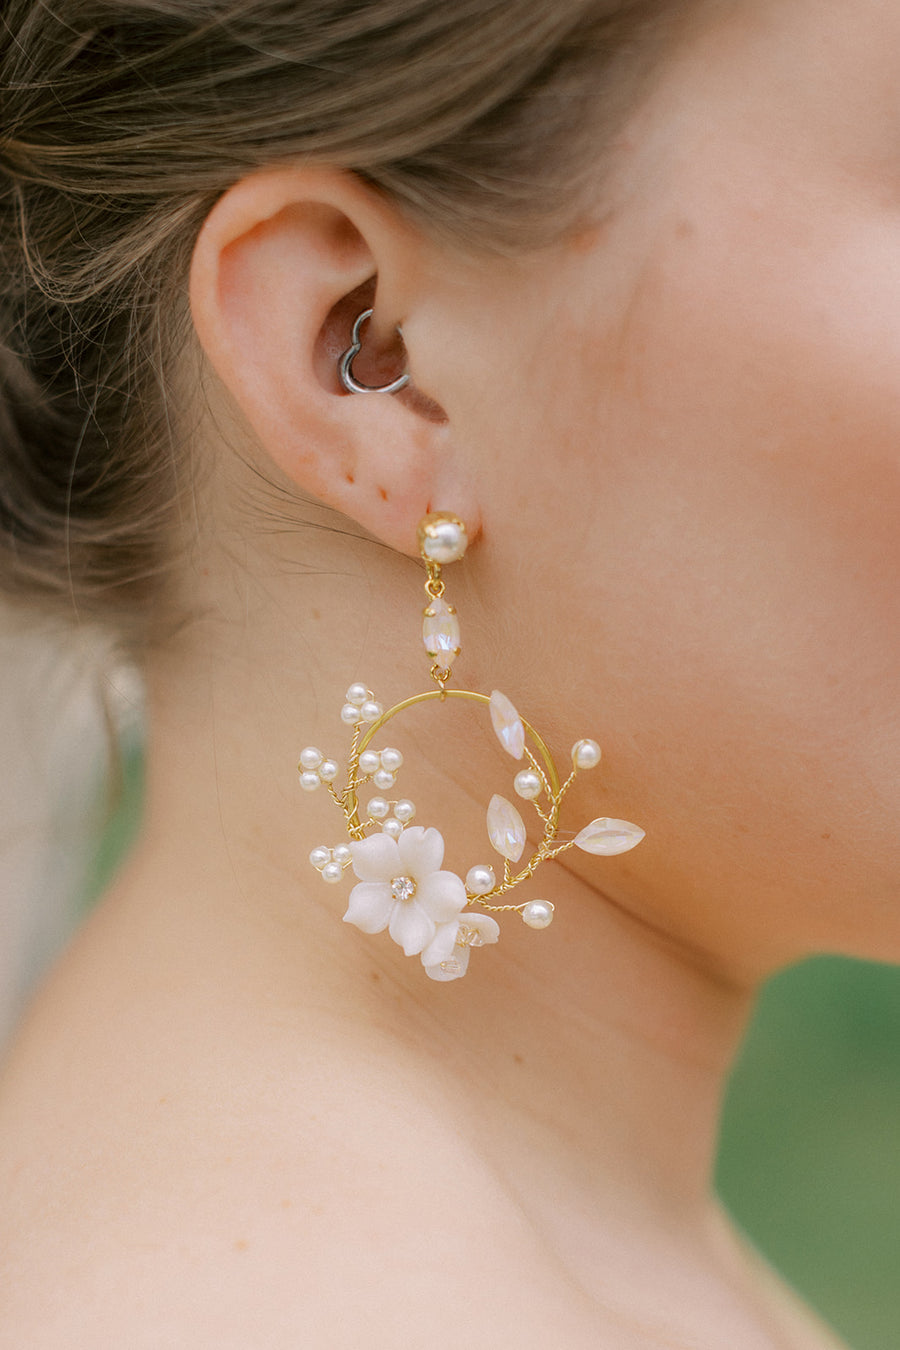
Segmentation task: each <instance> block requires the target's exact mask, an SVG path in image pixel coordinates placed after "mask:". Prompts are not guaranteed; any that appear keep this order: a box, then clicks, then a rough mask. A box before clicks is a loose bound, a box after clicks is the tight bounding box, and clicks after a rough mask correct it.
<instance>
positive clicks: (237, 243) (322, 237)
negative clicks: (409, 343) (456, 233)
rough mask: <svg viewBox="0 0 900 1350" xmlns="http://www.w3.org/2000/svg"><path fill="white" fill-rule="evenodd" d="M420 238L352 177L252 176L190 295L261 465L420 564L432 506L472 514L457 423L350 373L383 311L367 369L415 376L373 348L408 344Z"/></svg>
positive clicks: (379, 376) (212, 242)
mask: <svg viewBox="0 0 900 1350" xmlns="http://www.w3.org/2000/svg"><path fill="white" fill-rule="evenodd" d="M409 236H410V227H409V226H408V225H407V224H406V223H405V222H403V221H401V220H400V219H399V218H396V219H395V218H394V217H393V215H392V213H391V212H390V210H389V209H388V208H387V207H386V206H385V204H384V203H383V201H381V199H380V198H377V197H375V195H374V194H372V193H370V191H369V189H367V188H366V187H365V185H364V184H361V183H359V182H358V181H357V180H356V179H354V178H353V177H352V175H347V174H343V173H340V172H338V171H333V170H327V169H325V170H323V169H316V168H311V169H302V168H301V169H293V168H285V169H280V170H271V171H267V172H263V173H259V174H254V175H250V176H249V177H248V178H246V179H244V180H242V181H241V182H240V183H238V184H236V185H235V187H233V188H232V189H231V190H230V191H229V192H228V193H226V194H225V196H224V197H223V198H221V199H220V201H219V202H218V203H217V204H216V206H215V207H214V208H213V210H212V212H211V213H210V216H209V217H208V219H207V221H206V222H205V224H204V226H203V229H202V230H201V232H200V235H199V237H198V240H197V244H196V248H195V251H194V258H193V263H192V269H191V287H190V294H191V306H192V313H193V317H194V324H195V328H196V332H197V335H198V338H199V340H200V343H201V345H202V347H203V349H204V351H205V354H206V356H207V358H208V359H209V361H210V363H211V365H212V366H213V368H214V370H215V372H216V374H217V375H218V377H219V379H220V381H221V382H222V384H223V385H224V387H225V388H226V389H227V390H228V392H229V393H230V395H231V397H232V398H233V399H234V401H235V403H236V404H237V406H238V407H239V409H240V411H241V412H242V414H243V416H244V418H245V419H246V422H247V423H248V425H249V428H250V430H251V431H252V433H253V436H254V438H255V440H256V441H257V443H258V445H259V447H260V448H261V449H262V451H263V452H264V453H265V454H267V455H268V456H269V458H270V459H271V460H272V461H273V463H274V464H275V465H276V466H277V467H278V469H279V470H280V471H281V472H282V473H283V474H284V475H286V477H287V478H288V479H290V480H291V482H293V483H294V484H295V485H296V486H297V487H299V488H300V489H302V491H303V492H304V493H306V494H312V495H313V496H315V497H317V498H318V499H319V500H320V501H322V502H323V503H324V504H326V505H328V506H330V507H333V508H335V509H337V510H339V511H341V512H342V513H343V514H345V515H346V516H348V517H349V518H351V519H353V520H355V521H357V522H358V523H359V524H360V525H362V526H363V527H364V528H365V529H366V530H368V531H369V532H370V533H372V534H374V535H376V536H377V537H379V538H381V539H383V540H384V541H385V542H386V543H389V544H391V545H392V546H394V547H397V548H400V549H402V550H403V551H408V552H414V551H415V528H416V523H417V521H418V520H419V518H420V517H421V516H422V515H424V514H425V513H426V511H427V509H428V508H429V507H430V506H431V505H433V504H441V505H449V506H453V507H454V509H456V510H460V511H468V512H469V513H470V515H471V514H473V503H472V502H471V501H470V500H468V493H466V492H464V491H463V489H462V484H459V485H458V486H457V485H454V483H453V481H452V480H453V472H452V454H450V432H449V429H448V427H447V425H446V419H445V418H442V416H441V415H440V409H436V406H435V404H434V403H433V402H432V401H431V400H430V399H428V398H426V397H423V395H422V394H421V393H420V392H419V391H417V390H415V387H414V386H411V387H410V388H409V390H408V391H407V390H405V391H404V392H403V394H401V395H399V396H398V394H397V393H351V392H348V387H347V386H346V385H344V384H343V383H342V381H341V378H340V370H339V367H340V360H341V356H342V354H343V353H344V352H346V351H347V350H348V349H349V348H350V346H351V341H352V332H353V327H354V323H355V322H356V321H357V319H358V316H359V315H360V314H361V313H362V312H364V311H365V310H366V309H368V308H370V307H372V306H374V309H375V315H373V318H372V321H371V324H366V325H365V332H364V333H363V331H362V326H361V332H360V336H365V338H366V344H367V350H366V351H365V352H363V353H361V354H360V357H359V358H358V359H357V360H355V361H354V363H353V364H352V367H351V369H352V371H353V372H355V373H357V374H358V375H359V382H360V383H371V384H382V383H385V382H388V383H390V382H391V381H392V380H393V379H394V378H396V376H397V375H398V373H400V372H402V371H403V369H404V368H405V362H406V360H407V354H406V353H405V352H404V351H403V350H402V348H401V349H399V350H398V349H396V347H394V346H392V347H391V348H390V349H389V350H387V351H384V352H381V353H376V355H375V359H374V360H372V359H371V354H370V351H369V350H368V340H369V336H370V333H373V332H375V331H376V330H378V331H381V332H385V331H386V332H387V333H389V334H391V333H396V330H397V325H398V324H399V322H400V320H401V319H402V318H403V317H404V308H405V306H407V305H409V304H413V305H414V304H415V296H416V264H415V250H414V249H411V248H410V238H409ZM376 278H377V281H376ZM361 345H362V344H361ZM385 375H387V376H389V377H390V378H389V379H387V380H385ZM413 375H414V372H413ZM474 514H476V515H477V512H474Z"/></svg>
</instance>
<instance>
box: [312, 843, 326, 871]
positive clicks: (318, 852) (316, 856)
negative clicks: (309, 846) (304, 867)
mask: <svg viewBox="0 0 900 1350" xmlns="http://www.w3.org/2000/svg"><path fill="white" fill-rule="evenodd" d="M309 861H310V862H311V863H312V865H313V867H314V868H315V869H316V871H317V872H321V870H322V868H323V867H324V866H325V865H326V863H330V862H331V849H330V848H326V847H325V845H324V844H319V846H318V848H314V849H313V851H312V853H311V854H310V855H309Z"/></svg>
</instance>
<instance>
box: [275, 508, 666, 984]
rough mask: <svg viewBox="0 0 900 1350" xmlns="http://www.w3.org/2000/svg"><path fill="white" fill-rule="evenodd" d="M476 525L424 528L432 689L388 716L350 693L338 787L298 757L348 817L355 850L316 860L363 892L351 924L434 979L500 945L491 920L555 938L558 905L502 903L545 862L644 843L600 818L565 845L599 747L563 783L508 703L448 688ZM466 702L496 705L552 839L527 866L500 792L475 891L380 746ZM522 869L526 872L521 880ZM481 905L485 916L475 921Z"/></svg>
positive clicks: (438, 522) (319, 757)
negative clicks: (450, 586) (471, 530)
mask: <svg viewBox="0 0 900 1350" xmlns="http://www.w3.org/2000/svg"><path fill="white" fill-rule="evenodd" d="M466 545H467V537H466V527H465V525H464V524H463V522H462V521H461V520H460V519H459V518H458V517H457V516H454V515H451V514H450V513H449V512H446V511H438V512H435V513H433V514H431V515H428V516H426V517H425V519H424V520H423V521H422V522H421V524H420V525H419V549H420V552H421V555H422V559H423V561H424V563H425V571H426V579H425V595H426V600H427V603H426V605H425V609H424V611H423V623H422V639H423V642H424V644H425V651H426V652H427V654H428V656H429V658H430V660H431V663H432V664H431V678H432V680H433V681H434V685H435V687H434V688H431V689H428V690H426V691H425V692H424V693H421V694H413V695H412V697H410V698H406V699H404V700H403V701H402V702H400V703H397V704H395V705H394V707H393V708H388V710H387V711H385V709H384V707H383V706H382V704H380V703H379V702H377V700H376V699H375V697H374V695H373V694H372V691H371V689H369V688H367V686H366V685H365V684H364V683H361V682H358V683H355V684H351V686H350V688H349V689H348V690H347V696H346V702H345V703H344V706H343V707H342V708H341V714H340V715H341V721H342V722H343V723H344V724H345V725H346V726H347V727H348V728H352V739H351V742H350V751H349V754H348V756H347V761H346V767H347V778H346V784H345V786H344V787H343V788H340V789H338V788H336V787H335V781H336V779H337V778H338V775H339V774H340V766H339V764H338V762H337V760H336V759H331V758H328V757H326V756H325V755H323V754H322V751H321V750H319V749H318V748H317V747H316V746H313V745H308V746H307V747H306V748H305V749H304V750H303V751H302V752H301V754H300V764H299V770H300V786H301V787H302V788H303V789H304V790H305V791H307V792H312V791H315V790H316V789H317V788H319V787H321V786H323V785H324V786H325V787H326V788H327V790H328V792H329V793H330V794H331V796H332V798H333V799H334V801H335V803H336V804H337V806H338V807H339V808H340V811H341V813H342V815H343V817H344V824H345V827H346V831H347V838H348V842H341V843H339V844H335V845H334V846H331V847H329V846H328V845H326V844H320V845H319V846H318V847H317V848H314V849H313V850H312V852H311V853H310V855H309V860H310V862H311V863H312V865H313V867H314V868H315V869H316V871H317V872H318V873H319V874H320V875H321V877H322V879H323V881H326V882H331V883H337V882H340V881H341V879H342V878H343V875H344V872H345V870H346V869H347V868H348V867H350V868H352V870H353V872H354V873H355V875H356V877H357V884H356V885H355V886H354V887H353V889H352V891H351V892H350V898H349V904H348V908H347V912H346V913H345V915H344V921H345V922H346V923H352V924H355V925H356V926H357V928H361V929H362V931H363V932H364V933H381V932H383V931H384V929H385V928H387V929H388V930H389V932H390V935H391V937H392V938H393V939H394V941H395V942H397V943H398V944H399V945H400V946H401V947H402V948H403V950H404V952H405V953H406V955H407V956H420V957H421V960H422V965H423V966H424V967H425V971H426V974H428V975H429V976H430V977H431V978H432V979H433V980H456V979H459V977H460V976H461V975H464V974H465V973H466V969H467V967H468V964H469V954H470V952H471V950H472V948H473V947H483V946H485V945H486V944H487V943H492V942H496V941H497V939H498V937H499V935H500V928H499V925H498V924H497V922H496V920H495V919H493V918H492V917H491V915H493V914H500V913H503V912H508V911H511V910H515V911H517V912H518V913H519V914H521V916H522V918H523V919H524V921H525V923H526V924H528V926H529V927H530V928H547V927H548V926H549V924H550V923H551V922H552V920H553V905H552V903H551V902H550V901H549V900H542V899H536V898H533V899H529V900H525V901H521V902H520V903H518V904H508V903H505V904H498V903H497V902H498V901H499V900H500V899H501V897H503V896H505V895H507V894H508V893H509V892H510V891H511V890H513V889H514V887H516V886H519V885H521V884H522V883H523V882H526V881H530V880H531V878H532V877H533V876H534V874H535V872H536V871H537V869H538V867H540V865H541V863H543V862H546V861H548V859H551V858H558V857H559V856H560V854H561V853H565V852H566V850H567V849H570V848H578V849H581V850H583V851H584V852H585V853H594V854H600V855H602V856H605V857H610V856H612V855H614V854H617V853H626V852H627V851H628V849H631V848H634V846H635V845H636V844H639V843H640V841H641V840H642V839H643V838H644V831H643V830H642V829H641V828H640V827H639V826H637V825H632V824H631V823H630V822H629V821H627V820H613V819H610V818H609V817H606V816H601V817H599V818H598V819H597V820H592V821H591V822H590V824H589V825H586V826H585V827H584V829H583V830H581V831H580V832H579V833H578V834H576V835H575V836H574V838H571V839H567V840H563V839H561V838H560V835H559V829H558V827H559V815H560V808H561V806H562V802H563V798H564V797H565V795H566V793H567V792H568V790H569V788H570V786H571V785H572V783H573V782H574V780H575V777H576V775H577V774H578V773H580V772H582V771H584V770H588V769H593V768H596V766H597V765H598V764H599V763H600V747H599V746H598V744H597V742H596V741H593V740H587V739H585V740H579V741H576V742H575V744H574V745H573V747H572V753H571V766H572V767H571V769H570V771H569V774H568V776H567V777H566V778H565V779H564V780H563V781H562V782H561V781H560V773H559V770H558V769H557V766H556V764H555V763H554V760H553V756H552V755H551V753H550V751H549V749H548V748H547V745H546V743H545V741H544V740H543V739H542V738H541V736H540V735H539V734H538V733H537V731H535V729H534V727H532V726H531V725H530V724H529V723H528V722H526V721H525V719H524V717H520V716H519V713H518V712H517V711H516V708H515V707H514V705H513V704H512V702H511V701H510V700H509V699H508V698H507V697H506V695H505V694H502V693H500V692H499V690H496V689H495V690H494V692H493V693H492V694H490V695H487V694H480V693H476V692H475V691H474V690H471V689H457V688H451V687H449V684H450V679H451V676H452V672H451V669H450V665H451V662H452V661H454V660H455V659H456V657H457V656H458V655H459V652H460V632H459V620H458V618H457V615H456V610H455V609H454V608H453V606H452V605H450V604H448V603H447V601H446V600H445V599H444V591H445V584H444V581H443V578H442V576H441V568H442V567H443V566H444V565H445V564H447V563H451V562H456V561H458V560H459V559H460V558H462V556H463V554H464V553H465V551H466ZM447 699H466V700H468V701H469V702H472V703H476V704H481V705H483V706H486V708H487V711H488V712H489V714H490V719H491V723H492V725H493V729H494V732H495V734H496V736H497V739H498V740H499V742H500V745H501V746H502V747H503V749H504V750H505V751H506V752H507V754H509V755H510V756H512V758H513V759H515V760H517V761H519V762H520V763H521V765H522V767H521V768H519V769H518V770H517V772H516V774H515V777H514V778H513V790H514V791H515V793H516V794H517V796H518V797H520V798H521V799H522V800H523V801H526V802H530V803H531V805H532V807H533V808H534V810H535V811H536V812H537V815H538V818H539V821H540V828H541V831H542V837H541V840H540V842H539V843H538V845H537V847H536V848H535V849H534V852H533V853H532V854H531V856H530V858H529V859H528V860H527V861H526V862H525V863H524V865H522V866H519V864H520V862H521V860H522V856H523V854H524V852H525V847H526V844H527V842H528V841H527V835H526V831H525V822H524V821H523V820H522V817H521V815H520V814H519V811H518V809H517V808H516V807H515V806H514V805H513V804H512V802H511V801H509V800H508V799H507V798H506V797H503V796H501V795H500V794H498V793H495V794H494V796H493V797H492V798H491V802H490V805H489V806H488V809H487V833H488V839H489V840H490V844H491V847H492V848H493V849H494V851H495V853H497V854H498V855H499V856H500V858H502V860H503V868H502V871H501V872H500V873H499V875H498V874H497V872H495V870H494V868H493V867H492V866H490V864H488V863H485V862H480V863H476V864H475V866H473V867H470V868H469V871H468V872H467V873H466V879H465V882H463V880H462V878H461V877H459V876H457V875H456V874H455V873H453V872H447V871H444V870H442V863H443V860H444V840H443V836H442V835H441V833H440V831H439V830H436V829H435V828H434V827H433V826H431V827H429V828H428V829H423V828H422V826H420V825H412V824H411V823H410V822H411V821H412V820H413V819H414V817H415V815H416V807H415V805H414V804H413V802H411V801H410V800H409V799H408V798H406V797H397V798H394V797H392V796H390V795H388V794H390V791H391V789H392V788H393V787H394V784H395V783H396V780H397V774H398V772H399V770H400V769H401V767H402V765H403V755H402V754H401V752H400V751H399V750H398V749H396V748H395V747H394V746H392V745H390V744H387V745H385V744H381V746H380V748H378V749H376V744H375V743H376V738H377V740H378V742H381V733H382V731H383V729H384V728H385V727H386V726H387V725H388V723H389V722H391V721H392V720H393V718H395V717H397V716H398V715H400V714H401V713H405V712H407V711H409V709H411V708H414V707H416V706H417V705H418V704H421V703H428V702H432V701H438V702H440V703H444V702H446V700H447ZM369 784H371V785H372V787H374V788H375V789H376V791H375V792H374V794H373V795H372V796H371V797H369V798H368V800H367V801H366V804H365V807H364V808H362V809H361V808H360V792H361V790H362V789H363V788H364V787H366V786H367V785H369ZM516 868H518V870H516ZM472 905H477V906H478V907H479V908H480V909H481V910H484V911H486V912H485V913H474V912H473V911H472V909H471V908H470V906H472Z"/></svg>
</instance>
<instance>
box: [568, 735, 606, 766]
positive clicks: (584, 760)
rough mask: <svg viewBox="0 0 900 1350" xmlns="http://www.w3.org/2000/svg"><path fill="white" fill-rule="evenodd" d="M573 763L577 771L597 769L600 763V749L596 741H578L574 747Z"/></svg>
mask: <svg viewBox="0 0 900 1350" xmlns="http://www.w3.org/2000/svg"><path fill="white" fill-rule="evenodd" d="M572 763H573V764H574V765H575V768H576V769H596V767H597V765H598V764H599V763H600V747H599V745H598V744H597V742H596V741H576V742H575V744H574V745H573V746H572Z"/></svg>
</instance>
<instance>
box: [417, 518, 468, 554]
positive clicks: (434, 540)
mask: <svg viewBox="0 0 900 1350" xmlns="http://www.w3.org/2000/svg"><path fill="white" fill-rule="evenodd" d="M468 543H469V540H468V536H467V535H466V527H465V525H464V524H463V522H462V521H461V520H460V519H459V517H458V516H453V515H451V514H450V513H449V512H447V511H436V512H434V514H433V515H430V516H426V517H425V519H424V520H423V521H422V524H421V525H420V526H419V544H420V546H421V549H422V552H423V553H424V555H425V557H426V558H430V559H431V561H432V562H436V563H441V564H443V563H451V562H458V560H459V559H460V558H461V557H462V556H463V554H464V553H465V551H466V548H467V546H468Z"/></svg>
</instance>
